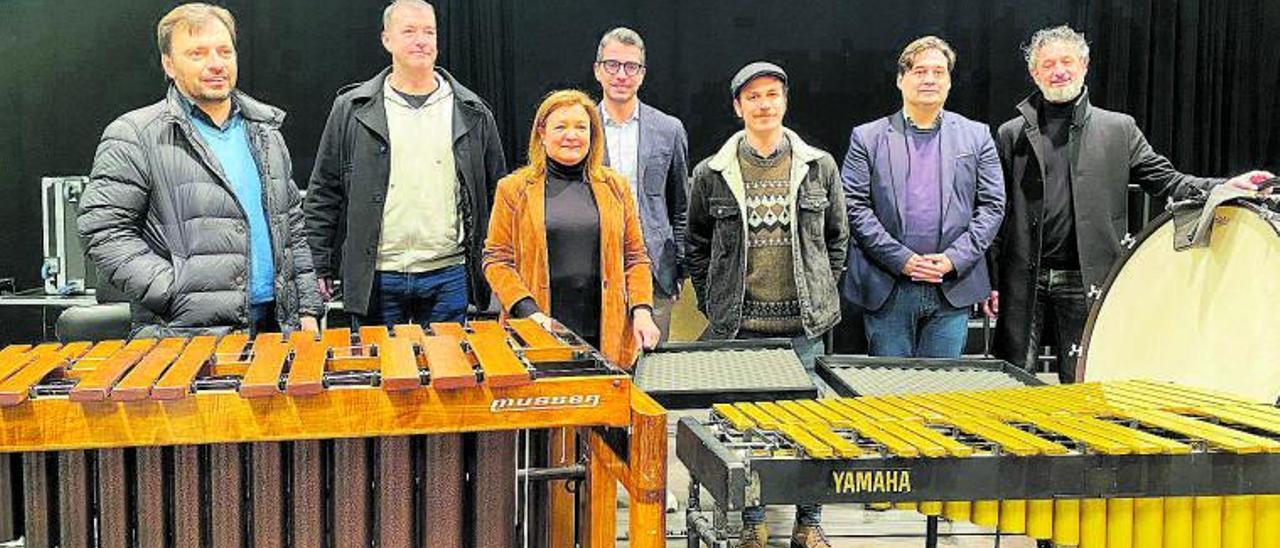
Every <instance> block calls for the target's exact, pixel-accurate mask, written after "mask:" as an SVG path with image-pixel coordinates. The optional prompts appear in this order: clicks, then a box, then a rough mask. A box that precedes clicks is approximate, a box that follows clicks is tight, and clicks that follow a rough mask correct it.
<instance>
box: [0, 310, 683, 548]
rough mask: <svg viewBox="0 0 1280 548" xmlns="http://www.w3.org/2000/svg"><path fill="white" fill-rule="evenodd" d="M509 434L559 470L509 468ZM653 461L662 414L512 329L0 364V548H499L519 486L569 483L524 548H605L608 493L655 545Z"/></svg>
mask: <svg viewBox="0 0 1280 548" xmlns="http://www.w3.org/2000/svg"><path fill="white" fill-rule="evenodd" d="M524 429H556V430H557V431H559V432H562V434H560V435H558V436H556V437H555V438H554V439H558V440H561V441H562V442H563V443H566V444H570V445H569V446H568V447H567V448H562V449H561V450H560V451H559V452H558V456H559V457H560V459H559V460H558V461H553V462H552V464H553V465H558V468H546V469H540V470H519V471H518V470H517V465H516V463H517V458H516V446H517V444H516V431H518V430H524ZM566 429H577V431H578V436H577V441H574V440H575V436H573V435H571V434H569V435H565V434H563V432H565V430H566ZM574 444H580V447H581V449H582V451H581V453H582V454H581V461H575V458H574V453H575V452H576V451H575V446H574ZM665 455H666V423H665V411H664V410H663V409H662V408H661V407H660V406H658V405H657V404H656V403H654V402H653V401H652V400H650V399H649V398H648V397H647V396H645V395H644V394H643V393H642V392H640V391H639V390H634V389H632V386H631V383H630V380H629V377H628V376H627V375H626V374H625V372H623V371H620V370H619V369H617V368H616V367H615V366H614V365H612V364H610V363H609V362H608V361H607V360H605V359H604V358H603V357H602V356H600V355H599V354H598V353H597V352H595V351H594V350H593V349H591V348H590V347H589V346H587V345H586V344H585V343H583V342H582V340H581V339H580V338H578V337H577V336H575V335H573V334H572V333H570V332H568V331H567V330H559V331H548V330H544V329H542V328H541V327H539V326H538V325H537V324H536V323H533V322H531V321H527V320H512V321H509V322H507V323H505V324H499V323H497V322H482V321H477V322H472V323H470V324H468V325H466V326H463V325H459V324H433V325H431V326H429V327H428V328H426V329H424V328H422V327H420V326H413V325H404V326H396V327H395V328H394V329H390V330H389V329H387V328H385V327H364V328H361V329H360V330H359V332H358V333H354V334H353V333H351V332H350V331H349V330H345V329H342V330H338V329H335V330H327V331H325V332H324V333H323V334H322V335H321V336H316V335H312V334H307V333H293V334H292V335H291V336H289V337H287V338H285V337H284V336H282V335H281V334H279V333H267V334H260V335H258V336H256V337H254V338H252V339H251V338H249V337H248V336H246V335H243V334H232V335H226V336H223V337H221V338H215V337H193V338H189V339H181V338H174V339H163V340H150V339H139V340H132V341H105V342H100V343H97V344H90V343H70V344H65V345H59V344H41V345H37V346H28V345H15V346H9V347H7V348H4V349H3V350H0V540H5V539H10V538H13V537H14V536H16V535H17V534H18V533H19V532H21V533H22V534H24V535H25V537H26V542H27V544H26V545H27V546H29V547H39V546H55V545H61V546H144V547H150V546H157V547H161V546H182V547H191V546H255V547H256V546H296V547H313V546H340V547H348V546H372V545H377V546H405V547H407V546H433V547H435V546H502V547H505V546H511V545H513V544H515V543H516V539H517V530H516V529H517V525H518V521H519V520H518V516H519V515H520V514H521V513H522V512H521V510H522V509H521V508H518V505H517V502H518V500H519V496H518V493H519V491H520V490H519V489H518V487H517V475H518V474H519V475H521V476H522V477H525V478H532V477H537V478H544V479H553V480H557V481H561V482H563V481H579V480H582V481H583V483H582V484H581V485H579V486H578V489H577V492H578V493H579V495H580V496H578V497H577V500H576V501H575V500H574V498H573V496H572V495H571V494H569V489H565V488H558V489H548V491H550V492H551V493H553V495H551V496H549V497H548V498H549V499H550V500H549V501H527V500H526V501H524V502H525V503H526V504H527V505H528V506H536V507H538V508H540V509H541V508H544V507H545V508H547V509H548V510H547V511H546V512H545V514H546V515H547V516H549V518H548V519H547V521H546V523H544V524H528V526H529V527H530V528H531V529H532V530H533V533H531V535H532V536H533V537H534V538H535V539H536V540H535V541H534V543H535V544H541V543H544V542H545V543H547V544H550V545H554V546H565V545H570V544H572V543H573V542H574V541H575V540H577V541H580V542H581V543H582V545H584V546H612V545H613V543H614V538H615V536H616V531H615V528H616V525H615V522H614V515H615V514H614V513H615V511H616V510H615V508H616V484H617V483H618V482H621V483H622V484H623V485H624V486H625V487H626V488H627V489H628V490H629V491H630V494H631V499H632V506H631V509H630V537H631V543H632V545H634V546H660V545H662V543H663V538H664V535H665V518H664V514H663V510H664V508H663V505H664V502H665V474H666V472H665V470H666V468H665V466H666V464H665ZM18 480H21V481H18ZM575 515H577V516H579V518H580V519H579V520H578V523H577V527H576V529H577V538H576V539H575V538H574V536H575Z"/></svg>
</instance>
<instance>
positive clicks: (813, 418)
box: [776, 401, 827, 426]
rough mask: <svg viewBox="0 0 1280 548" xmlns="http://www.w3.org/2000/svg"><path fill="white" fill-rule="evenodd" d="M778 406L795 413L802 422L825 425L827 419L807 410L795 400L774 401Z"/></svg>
mask: <svg viewBox="0 0 1280 548" xmlns="http://www.w3.org/2000/svg"><path fill="white" fill-rule="evenodd" d="M776 403H777V404H778V407H781V408H783V409H785V410H786V411H787V412H788V413H791V414H792V415H795V416H796V417H797V418H799V419H800V422H802V423H804V424H806V425H807V424H816V425H820V426H826V425H827V420H826V419H824V418H822V417H820V416H818V415H817V414H816V413H814V412H813V411H810V410H808V409H807V408H805V406H803V405H800V402H797V401H780V402H776Z"/></svg>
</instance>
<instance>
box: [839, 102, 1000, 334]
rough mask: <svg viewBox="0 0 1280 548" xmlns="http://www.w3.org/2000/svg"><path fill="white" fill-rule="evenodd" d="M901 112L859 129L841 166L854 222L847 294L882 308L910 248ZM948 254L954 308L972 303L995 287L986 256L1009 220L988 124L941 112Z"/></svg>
mask: <svg viewBox="0 0 1280 548" xmlns="http://www.w3.org/2000/svg"><path fill="white" fill-rule="evenodd" d="M905 123H906V122H905V121H904V120H903V117H902V114H901V113H900V112H897V113H894V114H892V115H890V116H887V117H885V118H881V119H879V120H876V121H874V122H869V123H866V124H863V125H861V126H858V127H856V128H854V130H853V133H852V135H851V136H850V138H849V152H848V154H847V155H845V159H844V165H843V166H842V167H841V169H840V178H841V179H843V181H844V192H845V204H846V205H847V206H848V208H849V227H850V231H851V232H852V234H853V237H854V240H855V241H856V243H857V245H853V246H850V249H849V269H848V275H846V276H845V278H844V295H845V298H847V299H848V300H849V301H850V302H853V303H856V304H858V305H859V306H861V307H863V308H864V309H866V310H879V309H880V307H881V306H883V305H884V302H885V300H886V299H888V297H889V292H890V291H892V290H893V287H894V285H895V284H896V283H897V281H898V279H899V278H900V277H901V274H900V273H901V272H902V267H903V266H905V265H906V263H907V259H909V258H910V257H911V255H912V253H913V252H912V251H911V250H910V249H907V247H906V246H904V245H902V241H901V238H902V231H903V226H902V217H903V211H904V210H903V208H904V206H905V204H903V199H904V196H905V195H906V184H907V183H906V178H907V147H906V135H905V133H904V127H905ZM940 138H941V139H942V166H941V167H942V169H941V174H942V234H941V238H940V239H939V243H940V244H941V247H942V250H943V251H942V252H943V253H944V254H945V255H946V256H947V258H948V259H951V263H952V264H953V265H954V266H955V271H954V272H952V273H951V274H948V275H947V276H946V277H945V278H943V281H942V293H943V295H944V296H945V297H946V298H947V301H948V302H950V303H951V305H952V306H957V307H964V306H970V305H972V304H974V303H976V302H978V301H980V300H982V299H985V298H986V297H987V295H988V294H989V293H990V292H991V286H990V279H989V276H988V275H987V263H986V258H985V256H984V254H985V253H986V251H987V247H989V246H990V245H991V241H992V240H994V239H995V237H996V232H998V231H999V230H1000V222H1001V220H1002V219H1003V218H1004V176H1003V174H1002V173H1001V171H1000V158H999V156H998V155H997V154H996V145H995V142H994V141H993V140H992V139H991V132H990V130H989V129H987V126H986V125H985V124H981V123H978V122H974V121H972V120H969V119H968V118H965V117H964V116H961V115H959V114H956V113H954V112H945V111H944V112H943V114H942V134H941V135H940Z"/></svg>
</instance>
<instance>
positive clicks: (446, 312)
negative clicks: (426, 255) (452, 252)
mask: <svg viewBox="0 0 1280 548" xmlns="http://www.w3.org/2000/svg"><path fill="white" fill-rule="evenodd" d="M466 316H467V267H466V265H454V266H446V267H444V268H441V269H439V270H432V271H431V272H419V273H406V272H384V271H378V272H376V273H374V275H373V293H372V295H370V298H369V311H368V313H367V314H364V315H352V318H351V319H352V323H353V324H354V326H355V327H358V326H361V325H386V326H388V327H390V326H393V325H399V324H407V323H416V324H419V325H427V324H429V323H432V322H462V321H463V320H465V319H466Z"/></svg>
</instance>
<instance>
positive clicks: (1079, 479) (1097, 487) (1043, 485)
mask: <svg viewBox="0 0 1280 548" xmlns="http://www.w3.org/2000/svg"><path fill="white" fill-rule="evenodd" d="M1117 384H1119V385H1122V386H1121V389H1120V390H1117V391H1116V392H1115V395H1116V396H1117V397H1118V399H1119V400H1122V403H1121V404H1120V406H1119V407H1117V408H1116V410H1111V411H1106V410H1098V409H1096V408H1095V409H1093V410H1089V409H1088V405H1091V404H1085V405H1082V406H1079V407H1077V409H1079V410H1081V411H1068V410H1070V409H1071V408H1072V405H1066V406H1064V408H1063V410H1064V411H1063V412H1064V415H1063V416H1066V417H1070V415H1071V413H1074V412H1080V413H1083V415H1084V416H1089V415H1093V414H1098V415H1103V416H1107V415H1111V414H1113V413H1114V414H1118V415H1120V416H1130V418H1131V419H1132V420H1135V421H1136V422H1140V423H1147V424H1148V426H1150V425H1151V424H1167V425H1169V428H1174V430H1173V431H1171V432H1169V433H1168V435H1170V436H1173V437H1175V438H1176V437H1178V436H1179V432H1180V429H1181V428H1186V427H1187V426H1186V425H1185V424H1179V425H1175V424H1174V423H1173V422H1168V421H1166V420H1165V419H1164V418H1162V417H1171V416H1172V415H1170V414H1164V415H1160V413H1164V411H1154V412H1153V414H1152V415H1146V414H1145V413H1146V412H1145V411H1133V412H1132V413H1133V414H1132V415H1127V414H1128V412H1127V411H1125V410H1127V409H1143V408H1144V406H1145V405H1146V404H1141V403H1139V404H1138V405H1137V406H1136V407H1134V404H1135V403H1136V402H1140V401H1141V400H1147V402H1155V401H1158V400H1157V399H1150V398H1160V397H1164V396H1168V397H1170V398H1172V399H1171V400H1170V402H1169V403H1168V404H1167V407H1168V408H1169V409H1175V410H1179V411H1182V412H1187V413H1190V414H1192V415H1198V414H1200V412H1199V411H1198V410H1195V409H1194V408H1193V407H1192V406H1190V405H1189V403H1188V402H1191V401H1195V400H1200V401H1202V402H1205V403H1206V405H1210V406H1211V408H1212V406H1213V405H1219V404H1211V403H1208V402H1210V401H1211V400H1212V399H1214V398H1218V397H1219V396H1220V395H1217V394H1212V393H1208V392H1195V391H1191V392H1188V393H1189V394H1191V397H1190V398H1180V396H1179V395H1178V394H1176V393H1175V391H1174V390H1173V389H1170V390H1165V389H1163V388H1160V387H1158V386H1156V385H1155V384H1154V383H1143V382H1141V381H1138V382H1136V383H1131V384H1128V385H1127V386H1136V387H1137V388H1136V390H1133V391H1131V392H1125V389H1126V388H1127V386H1123V385H1126V383H1117ZM1091 389H1092V388H1091V387H1088V386H1085V385H1073V386H1072V387H1043V388H1030V389H1023V390H1057V391H1058V392H1055V394H1057V395H1058V397H1062V398H1070V397H1073V396H1075V395H1078V394H1081V393H1083V392H1084V391H1087V390H1091ZM1007 390H1008V389H1006V391H999V390H996V391H990V392H989V393H988V395H991V396H993V397H999V395H1000V394H1002V393H1005V394H1008V393H1012V392H1008V391H1007ZM1072 391H1075V392H1072ZM955 394H965V393H964V392H957V393H955ZM943 395H945V396H950V395H949V394H943ZM1135 395H1137V397H1136V398H1135V397H1132V396H1135ZM892 397H893V396H891V398H892ZM1221 397H1222V398H1224V399H1223V400H1222V401H1224V402H1229V403H1230V404H1240V403H1241V402H1242V401H1243V400H1236V399H1234V398H1232V397H1230V396H1226V395H1221ZM871 399H875V398H871ZM1123 400H1127V401H1123ZM848 401H855V400H848ZM1021 401H1022V402H1026V401H1027V400H1021ZM789 404H790V403H789V402H783V403H781V404H780V405H781V406H782V408H783V409H785V410H790V409H795V408H796V407H803V406H793V407H786V406H787V405H789ZM748 405H749V404H748ZM766 405H770V404H766ZM842 405H843V404H841V405H838V406H837V407H840V406H842ZM867 405H868V408H870V407H871V406H870V404H867ZM1014 405H1018V404H1017V403H1015V404H1014ZM1244 405H1246V406H1247V405H1250V404H1247V403H1244ZM1160 407H1161V406H1160V405H1158V404H1157V405H1154V406H1152V407H1151V408H1152V409H1159V408H1160ZM1261 407H1266V406H1261ZM804 409H809V408H807V407H805V408H804ZM1221 409H1227V408H1226V407H1222V408H1221ZM717 411H719V408H718V409H717ZM1214 413H1215V412H1214V411H1210V412H1207V413H1206V414H1205V415H1204V416H1205V417H1214V416H1218V415H1214ZM1226 413H1228V414H1226V415H1221V416H1224V417H1233V418H1232V420H1241V421H1243V422H1242V423H1240V424H1241V425H1242V426H1238V428H1243V430H1238V431H1237V432H1236V434H1233V433H1231V432H1229V431H1224V430H1222V429H1218V430H1216V431H1215V433H1213V434H1212V436H1213V438H1212V439H1213V441H1206V440H1207V439H1208V438H1206V440H1199V441H1186V442H1185V443H1188V444H1191V445H1193V446H1199V447H1200V448H1199V449H1197V450H1195V451H1186V450H1185V448H1184V450H1183V451H1185V452H1173V453H1165V452H1155V453H1146V452H1142V451H1146V450H1147V449H1144V450H1142V451H1138V450H1134V451H1133V452H1129V451H1130V450H1129V449H1124V448H1120V449H1119V450H1115V451H1112V450H1108V449H1106V448H1101V450H1095V448H1094V447H1093V444H1094V443H1101V442H1099V441H1098V440H1100V439H1103V438H1107V437H1109V436H1112V435H1118V434H1117V433H1116V432H1114V431H1112V430H1109V432H1111V433H1110V434H1099V432H1102V430H1093V429H1092V428H1093V427H1089V428H1090V429H1089V431H1087V432H1086V431H1085V430H1080V432H1081V433H1082V436H1083V437H1082V438H1079V439H1077V438H1074V437H1073V436H1065V435H1056V436H1054V439H1053V441H1047V440H1041V441H1042V442H1043V443H1045V444H1058V443H1063V444H1066V446H1062V447H1059V449H1060V450H1061V453H1044V454H1026V453H1022V452H1020V451H1025V449H1018V450H1015V451H1010V452H1005V451H1002V450H999V444H993V443H992V442H991V441H990V440H984V439H983V438H981V437H979V436H976V435H973V434H971V433H965V432H961V431H960V429H959V428H951V429H950V430H951V432H950V435H952V436H955V439H963V440H972V441H973V442H976V443H979V444H981V445H982V446H988V445H989V446H991V447H992V449H993V450H992V451H989V452H988V451H986V450H984V451H983V452H981V453H976V452H975V453H973V454H971V455H967V456H958V455H955V454H954V453H951V451H952V450H951V449H947V453H944V454H942V455H935V456H930V457H926V456H925V455H923V454H922V455H918V456H915V457H904V456H895V455H893V451H890V450H889V449H888V448H882V451H884V452H883V453H870V454H868V453H866V452H865V449H860V450H859V451H862V452H863V454H862V455H861V456H857V457H849V458H831V457H817V456H813V455H806V454H805V450H804V449H803V448H802V447H801V446H798V445H797V446H795V447H797V449H796V451H797V452H796V453H795V454H788V452H786V451H784V452H783V453H782V454H778V453H776V452H775V451H776V448H779V447H787V446H788V445H789V444H793V443H795V442H798V441H799V440H798V439H792V440H790V441H787V440H786V438H790V437H792V436H791V435H790V434H787V435H786V437H785V438H784V434H783V433H782V432H778V431H774V430H773V428H774V427H773V426H769V427H765V428H764V429H759V430H757V429H756V428H757V426H752V427H751V428H750V430H752V432H750V433H748V432H746V431H741V430H739V429H737V428H734V427H731V426H730V423H732V422H734V419H732V418H729V417H728V416H726V415H723V412H721V413H720V416H719V417H717V416H716V415H713V416H712V418H711V420H710V421H705V422H704V421H699V420H698V419H696V418H694V417H683V418H681V419H680V421H679V423H678V425H677V432H676V453H677V456H678V458H679V459H680V461H681V462H682V463H683V464H684V466H685V467H686V468H687V469H688V470H689V475H690V487H689V493H690V494H689V506H688V510H687V517H686V523H687V524H688V546H689V547H690V548H697V547H698V546H700V545H701V544H702V543H706V544H707V545H708V546H715V547H724V546H727V545H728V541H727V538H728V523H729V520H728V517H727V512H729V511H741V510H742V509H743V508H745V507H747V506H755V505H773V504H797V503H879V504H884V503H895V504H902V503H906V504H907V507H910V508H914V507H915V506H916V504H917V503H919V504H921V505H924V504H926V503H927V504H931V505H933V506H934V508H942V507H943V506H942V505H943V504H944V503H952V502H957V503H961V504H963V505H964V508H966V509H965V510H963V513H964V514H965V515H968V512H969V510H968V509H967V508H968V506H969V504H970V503H971V501H988V502H997V501H1018V502H1022V503H1026V502H1027V501H1040V502H1050V501H1052V502H1057V501H1063V500H1067V501H1086V502H1089V501H1098V500H1102V499H1106V500H1123V501H1128V503H1129V504H1132V503H1133V501H1134V500H1141V499H1152V498H1157V499H1158V498H1170V499H1173V498H1178V499H1184V500H1186V501H1190V500H1191V497H1209V498H1214V499H1217V498H1220V497H1226V498H1231V497H1235V496H1249V495H1267V496H1268V497H1267V498H1268V499H1271V500H1274V499H1275V498H1276V497H1274V495H1275V494H1277V493H1280V468H1277V467H1278V466H1280V441H1277V440H1276V439H1275V438H1277V437H1280V422H1278V421H1280V413H1275V412H1274V410H1271V412H1269V413H1264V414H1262V415H1253V416H1245V415H1244V414H1236V415H1234V416H1233V414H1232V412H1226ZM767 414H772V415H773V416H774V418H778V415H776V414H774V413H767ZM1033 414H1034V413H1033ZM1146 417H1153V418H1146ZM744 418H745V419H746V420H748V421H754V420H756V419H757V417H748V416H745V415H744ZM906 420H908V421H911V420H914V419H906ZM962 420H966V421H967V419H962ZM945 421H946V419H943V420H942V421H941V422H939V423H938V424H942V423H945ZM1147 421H1153V422H1147ZM785 423H786V421H785V420H780V422H779V424H785ZM956 424H959V423H956ZM971 424H975V425H977V424H978V423H971ZM1064 424H1065V423H1064ZM1082 424H1083V423H1082ZM857 428H858V429H859V430H862V429H863V428H875V427H873V426H872V427H868V426H857ZM965 428H971V427H970V426H966V427H965ZM1159 428H1160V427H1157V429H1159ZM1214 428H1216V427H1214ZM1253 429H1257V431H1258V432H1259V433H1261V434H1260V435H1255V434H1253V433H1249V432H1250V431H1251V430H1253ZM801 430H803V428H801ZM989 432H994V430H992V431H989ZM1084 434H1087V435H1084ZM801 435H804V436H807V435H808V434H805V433H801ZM876 435H883V433H881V434H873V435H872V436H873V437H874V436H876ZM986 435H995V434H986ZM1002 435H1003V434H1002ZM1041 435H1043V434H1041ZM1236 436H1240V437H1236ZM1246 438H1248V439H1246ZM903 439H905V438H903ZM1009 439H1014V438H1009ZM1117 439H1118V438H1117ZM1193 439H1194V438H1193ZM819 440H822V438H821V436H817V437H816V438H815V439H813V441H814V442H817V443H819V445H822V441H819ZM1084 440H1087V441H1084ZM1223 440H1225V443H1227V444H1228V445H1238V447H1236V448H1235V449H1230V450H1223V449H1225V447H1224V448H1223V449H1216V450H1212V451H1210V450H1208V449H1209V447H1208V445H1209V444H1217V443H1224V442H1223ZM823 441H825V440H823ZM1014 441H1018V440H1014ZM1149 441H1150V440H1149V439H1148V440H1141V443H1144V444H1145V443H1148V442H1149ZM1018 443H1022V442H1021V441H1018ZM1254 443H1258V445H1257V446H1252V444H1254ZM1068 446H1070V447H1076V449H1074V450H1071V451H1069V450H1068V449H1067V448H1066V447H1068ZM1086 446H1089V449H1086ZM753 447H756V448H760V449H761V450H764V452H765V453H767V454H759V453H760V452H757V453H758V454H752V455H750V456H748V455H747V454H744V453H743V451H744V450H745V451H746V453H750V452H751V450H752V448H753ZM831 447H832V448H834V447H835V446H834V445H833V446H831ZM1148 449H1149V447H1148ZM837 451H839V450H838V449H837ZM895 451H896V450H895ZM855 452H858V451H855ZM838 477H840V478H845V480H843V481H845V482H847V481H849V479H850V478H855V477H856V478H859V479H858V480H857V481H858V483H857V487H854V488H850V487H851V486H850V485H849V484H848V483H843V484H842V482H841V481H840V480H837V479H836V478H838ZM891 478H892V479H891ZM904 478H909V480H908V482H909V487H902V485H903V483H902V482H903V479H904ZM702 489H706V490H707V493H708V494H710V495H711V497H712V498H713V499H715V505H714V509H713V513H712V516H711V519H708V518H707V516H705V515H704V513H703V511H702V510H701V505H700V492H701V490H702ZM1269 502H1270V501H1269ZM1219 504H1220V503H1219ZM1249 504H1252V503H1249ZM1259 504H1261V503H1259ZM1001 506H1003V503H1001ZM1188 507H1189V506H1188ZM1132 508H1133V507H1132V506H1130V507H1129V510H1130V511H1132ZM935 511H936V510H935ZM944 511H945V510H944ZM1025 511H1026V510H1025V509H1023V510H1020V511H1019V513H1020V512H1025ZM922 512H923V510H922ZM1250 512H1252V510H1250ZM926 515H928V517H929V518H930V519H931V520H933V519H936V516H937V514H935V513H929V514H926ZM974 515H975V516H976V515H977V514H976V510H975V514H974ZM1015 515H1018V514H1015ZM1250 515H1252V514H1250ZM1273 517H1275V516H1273ZM999 519H1000V520H1001V521H1000V522H999V523H1000V527H999V528H1000V530H1001V531H1004V529H1005V521H1004V518H1003V517H1001V518H999ZM1024 520H1025V518H1024V517H1021V516H1020V515H1019V517H1018V518H1015V519H1013V522H1014V523H1015V524H1017V523H1029V522H1025V521H1024ZM974 521H975V522H976V521H977V520H976V519H975V520H974ZM932 523H934V522H931V524H932ZM992 523H994V522H992ZM1271 525H1273V526H1276V528H1277V529H1280V523H1272V524H1271ZM992 526H993V527H994V525H992ZM1019 527H1021V525H1019ZM929 532H930V533H931V535H930V536H929V537H928V542H936V526H932V527H930V528H929ZM1277 532H1280V531H1277ZM1272 540H1277V541H1280V538H1276V539H1272ZM1197 545H1198V544H1197ZM1125 546H1127V544H1125Z"/></svg>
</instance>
